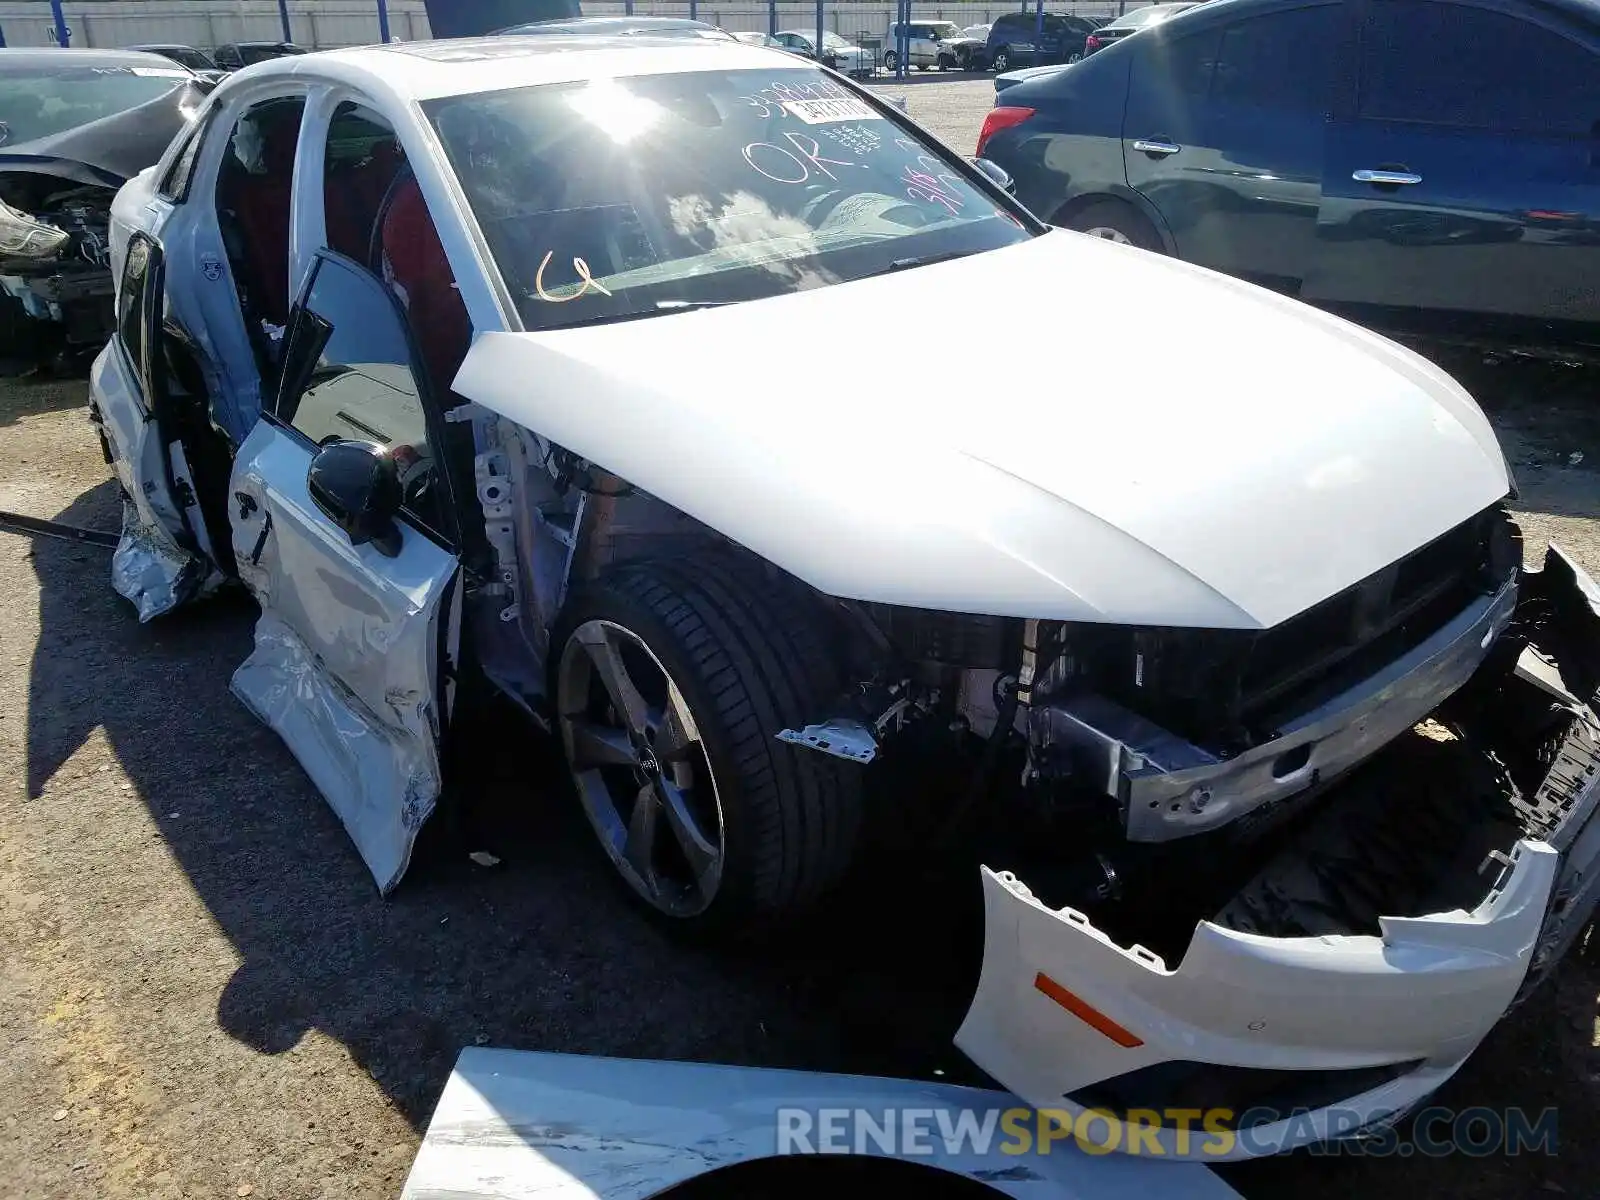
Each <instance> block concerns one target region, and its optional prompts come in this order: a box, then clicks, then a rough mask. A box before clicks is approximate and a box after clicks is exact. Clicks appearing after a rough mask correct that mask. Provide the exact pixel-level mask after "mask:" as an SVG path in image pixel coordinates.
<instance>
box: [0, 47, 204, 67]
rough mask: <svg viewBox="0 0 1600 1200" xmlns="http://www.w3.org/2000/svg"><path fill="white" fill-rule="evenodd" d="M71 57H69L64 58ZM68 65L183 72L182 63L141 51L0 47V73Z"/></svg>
mask: <svg viewBox="0 0 1600 1200" xmlns="http://www.w3.org/2000/svg"><path fill="white" fill-rule="evenodd" d="M67 55H71V58H68V57H66V56H67ZM63 63H71V64H74V65H77V66H80V67H92V66H96V65H99V66H102V67H160V68H161V69H162V70H165V71H183V70H186V69H187V68H185V67H184V66H183V64H182V63H175V62H173V61H172V60H171V59H170V58H162V57H161V55H159V54H151V53H147V52H146V51H143V50H134V49H129V50H75V49H72V48H70V47H69V48H68V49H65V50H62V49H60V48H58V47H53V46H52V47H38V48H23V49H15V50H14V49H11V48H10V47H5V48H0V72H3V71H5V70H6V69H7V68H10V69H12V70H18V69H22V68H27V67H59V66H61V65H62V64H63Z"/></svg>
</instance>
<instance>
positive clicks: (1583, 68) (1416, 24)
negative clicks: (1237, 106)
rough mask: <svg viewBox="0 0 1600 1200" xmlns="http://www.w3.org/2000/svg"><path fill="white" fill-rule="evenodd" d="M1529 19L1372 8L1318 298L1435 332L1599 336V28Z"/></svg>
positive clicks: (1509, 11)
mask: <svg viewBox="0 0 1600 1200" xmlns="http://www.w3.org/2000/svg"><path fill="white" fill-rule="evenodd" d="M1531 14H1532V10H1529V9H1526V8H1522V7H1518V6H1514V5H1508V6H1505V7H1503V8H1502V7H1501V6H1500V5H1499V4H1498V3H1496V0H1484V2H1482V3H1477V2H1475V3H1471V4H1466V3H1443V2H1438V0H1429V2H1426V3H1424V2H1422V0H1371V2H1370V3H1369V4H1368V5H1367V8H1366V13H1365V18H1364V20H1363V23H1362V49H1361V58H1360V62H1361V77H1360V92H1359V98H1358V100H1357V102H1356V104H1355V105H1354V106H1353V107H1352V109H1351V111H1349V112H1347V113H1344V114H1341V115H1340V116H1339V117H1338V118H1336V119H1335V121H1334V122H1333V123H1332V125H1331V126H1330V130H1329V149H1328V159H1327V166H1326V172H1325V177H1324V180H1323V193H1324V198H1323V202H1322V211H1321V213H1320V215H1319V221H1318V232H1319V239H1320V251H1319V267H1318V270H1317V272H1316V278H1315V280H1314V282H1313V286H1312V289H1311V290H1310V291H1309V293H1308V298H1310V299H1314V300H1316V301H1318V302H1320V303H1327V304H1330V305H1333V306H1349V307H1355V308H1371V309H1381V310H1383V311H1385V312H1386V313H1387V314H1389V316H1390V318H1391V319H1397V320H1398V321H1399V322H1400V323H1402V324H1407V325H1411V324H1415V325H1418V326H1420V327H1425V328H1426V329H1427V330H1429V331H1436V332H1444V333H1449V332H1460V333H1464V334H1469V335H1476V334H1488V335H1493V334H1494V333H1495V332H1496V331H1497V330H1498V331H1500V332H1504V333H1516V334H1519V335H1520V334H1522V333H1526V334H1528V335H1529V336H1534V337H1537V336H1539V329H1540V328H1541V327H1542V328H1545V329H1550V330H1554V329H1557V328H1561V327H1565V328H1566V329H1569V330H1571V329H1577V330H1581V329H1583V328H1589V329H1590V333H1589V335H1588V337H1589V339H1590V340H1600V339H1596V337H1595V335H1594V334H1593V332H1592V327H1593V325H1594V323H1595V322H1596V321H1597V320H1600V284H1597V283H1596V280H1600V33H1596V32H1595V31H1592V30H1591V31H1589V33H1588V36H1587V40H1585V38H1584V36H1583V33H1582V31H1580V30H1577V29H1575V28H1569V27H1558V26H1555V25H1546V24H1544V23H1542V22H1541V21H1536V20H1535V19H1533V17H1532V15H1531ZM1372 172H1380V174H1378V175H1377V176H1376V178H1377V180H1378V181H1379V182H1370V181H1369V180H1370V179H1371V178H1372V175H1371V173H1372ZM1358 175H1361V176H1362V178H1357V176H1358ZM1386 179H1403V180H1414V182H1398V183H1384V182H1381V181H1382V180H1386ZM1557 336H1558V338H1560V339H1561V340H1565V335H1563V334H1557Z"/></svg>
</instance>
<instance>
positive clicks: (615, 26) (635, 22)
mask: <svg viewBox="0 0 1600 1200" xmlns="http://www.w3.org/2000/svg"><path fill="white" fill-rule="evenodd" d="M716 28H717V27H716V26H715V25H711V24H708V23H707V22H705V21H691V20H690V19H689V18H688V17H560V18H557V19H555V20H550V21H529V22H528V23H526V24H524V25H513V26H511V28H509V29H502V30H500V33H499V34H496V35H494V36H501V35H505V34H528V33H605V32H607V31H608V30H628V29H716Z"/></svg>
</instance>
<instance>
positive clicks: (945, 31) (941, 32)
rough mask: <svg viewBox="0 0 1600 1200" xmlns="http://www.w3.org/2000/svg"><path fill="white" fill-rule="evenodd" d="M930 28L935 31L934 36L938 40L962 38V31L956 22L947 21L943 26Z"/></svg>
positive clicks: (931, 26)
mask: <svg viewBox="0 0 1600 1200" xmlns="http://www.w3.org/2000/svg"><path fill="white" fill-rule="evenodd" d="M928 28H929V29H931V30H932V31H933V36H934V37H936V38H943V39H946V40H948V39H949V38H958V37H960V36H961V30H959V29H957V28H956V23H955V22H954V21H945V22H943V23H942V24H938V25H930V26H928Z"/></svg>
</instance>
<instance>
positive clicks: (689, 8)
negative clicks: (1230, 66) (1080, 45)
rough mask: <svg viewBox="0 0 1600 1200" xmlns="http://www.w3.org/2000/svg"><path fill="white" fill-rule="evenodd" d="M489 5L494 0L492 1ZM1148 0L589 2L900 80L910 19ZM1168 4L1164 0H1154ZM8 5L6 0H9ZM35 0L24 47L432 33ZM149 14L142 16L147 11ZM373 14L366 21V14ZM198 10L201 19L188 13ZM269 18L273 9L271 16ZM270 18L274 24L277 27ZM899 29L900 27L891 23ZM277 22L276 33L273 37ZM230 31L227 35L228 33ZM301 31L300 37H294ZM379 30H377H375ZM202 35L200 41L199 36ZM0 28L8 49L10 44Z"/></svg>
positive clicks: (355, 8) (374, 19)
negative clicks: (877, 68) (845, 49)
mask: <svg viewBox="0 0 1600 1200" xmlns="http://www.w3.org/2000/svg"><path fill="white" fill-rule="evenodd" d="M485 2H488V0H485ZM1130 2H1131V3H1132V4H1133V5H1137V4H1139V3H1140V2H1141V0H1051V3H1050V4H1049V5H1048V6H1046V4H1045V2H1044V0H916V2H914V0H582V11H583V12H584V13H586V14H589V15H594V16H605V15H621V14H623V13H627V14H629V15H639V16H677V17H683V16H687V17H689V18H690V19H693V20H700V21H706V22H709V23H711V24H715V25H719V26H721V27H722V28H724V29H728V30H730V31H733V32H743V31H758V30H759V31H765V32H766V33H768V34H773V33H777V32H778V31H779V30H782V29H791V30H795V31H807V33H808V35H814V37H815V40H816V42H817V43H818V44H819V45H820V44H822V43H824V42H825V41H826V40H827V39H828V38H829V37H831V36H833V35H839V36H842V37H844V38H845V39H846V40H847V41H851V42H856V43H860V44H863V45H865V46H866V48H867V49H868V51H869V53H870V54H871V55H874V56H877V57H878V58H879V60H880V61H885V60H887V59H888V57H889V54H888V52H891V51H892V52H894V67H893V70H892V73H893V74H894V76H895V77H897V78H901V79H903V78H904V77H905V75H906V73H907V71H908V70H909V69H910V68H911V66H912V64H911V62H910V54H909V53H908V51H909V50H910V46H909V45H908V44H907V38H906V30H905V25H906V24H907V22H921V21H930V20H941V21H953V22H955V23H956V24H957V25H958V26H970V25H984V24H989V23H991V22H992V21H993V20H994V19H995V18H997V17H998V16H1000V15H1002V14H1003V13H1015V12H1019V11H1021V12H1025V13H1029V14H1030V15H1031V16H1032V17H1033V21H1032V24H1033V25H1034V28H1035V37H1036V38H1042V33H1043V23H1044V16H1045V11H1046V8H1047V7H1048V8H1049V10H1050V11H1052V12H1062V13H1069V14H1079V15H1084V16H1110V15H1115V14H1117V13H1120V12H1122V11H1125V10H1126V9H1127V8H1128V7H1129V6H1130ZM1155 2H1156V3H1160V2H1161V0H1155ZM0 3H4V0H0ZM33 8H35V6H34V5H33V4H27V5H23V4H16V3H6V4H5V19H6V22H7V23H8V24H17V23H19V22H20V26H21V27H20V28H19V29H13V31H12V32H13V34H14V35H15V36H14V38H13V39H12V40H13V41H15V42H20V43H22V44H25V45H26V44H32V45H39V44H41V43H43V44H54V45H57V46H72V45H82V46H117V45H128V44H136V43H138V42H144V41H189V42H191V43H192V44H195V45H200V46H209V45H210V41H207V40H205V39H206V34H205V33H202V32H199V31H200V30H201V29H205V30H208V31H209V32H210V34H211V38H212V39H213V40H218V41H221V40H238V39H239V38H241V37H243V38H251V37H264V36H275V37H276V36H281V37H282V38H283V40H285V41H297V40H298V42H299V44H300V45H303V46H306V47H309V48H313V49H321V48H324V47H327V46H340V45H351V44H354V43H356V42H362V41H384V42H390V41H393V40H395V36H396V34H397V33H398V34H399V35H400V36H402V37H404V38H406V39H408V40H409V39H415V38H419V37H426V36H427V29H428V23H427V18H426V16H425V15H424V14H423V13H422V12H421V11H419V9H420V6H419V4H418V3H417V2H416V0H339V2H338V3H330V4H328V5H327V6H326V7H324V6H323V5H322V4H309V3H306V2H305V0H294V2H293V3H291V0H238V3H237V4H236V5H228V6H227V8H228V10H229V11H227V12H223V11H222V8H223V6H221V5H212V4H207V5H203V6H202V5H195V6H194V7H193V8H192V9H190V8H189V7H188V6H186V5H184V6H178V5H173V4H169V3H168V4H151V5H144V4H140V3H137V2H136V0H130V2H128V3H125V4H116V5H110V4H91V5H88V6H86V7H84V8H82V9H79V8H74V9H73V13H74V16H75V18H78V19H77V20H76V22H75V23H76V24H77V25H80V26H81V28H73V27H72V26H70V25H69V24H68V22H67V15H66V11H65V8H64V5H63V3H62V0H48V2H47V3H46V2H45V0H40V2H39V3H38V4H37V7H36V9H35V11H36V12H37V13H38V14H39V15H38V16H37V17H32V16H28V17H23V16H20V15H19V14H20V13H21V12H22V11H23V10H24V9H33ZM147 8H148V9H149V12H148V14H147V15H140V14H141V13H142V12H143V11H144V10H145V9H147ZM363 9H364V10H365V13H366V14H367V15H366V16H365V17H363V16H362V15H361V14H362V11H363ZM187 12H192V13H194V14H195V15H194V16H193V17H190V16H188V15H185V14H186V13H187ZM269 14H270V15H269ZM269 23H270V24H269ZM894 26H898V27H899V32H898V33H891V27H894ZM269 28H271V29H272V32H271V33H269V32H268V30H269ZM224 31H225V32H224ZM296 33H298V34H299V35H300V37H299V38H298V39H296V37H295V34H296ZM374 35H376V36H374ZM197 38H198V39H199V40H196V39H197ZM6 41H7V39H6V37H5V34H4V32H3V31H0V46H3V45H5V44H6Z"/></svg>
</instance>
